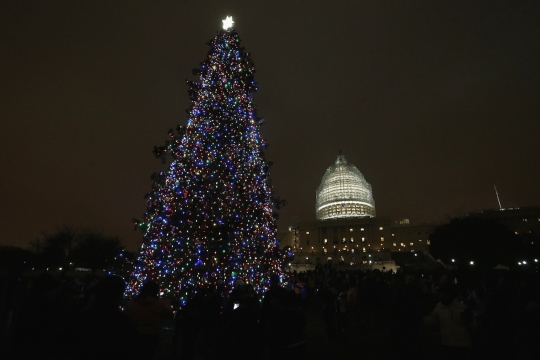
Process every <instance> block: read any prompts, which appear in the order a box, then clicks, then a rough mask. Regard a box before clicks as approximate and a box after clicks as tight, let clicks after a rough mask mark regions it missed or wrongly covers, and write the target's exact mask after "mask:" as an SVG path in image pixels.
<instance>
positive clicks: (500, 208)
mask: <svg viewBox="0 0 540 360" xmlns="http://www.w3.org/2000/svg"><path fill="white" fill-rule="evenodd" d="M493 187H494V188H495V195H497V201H498V202H499V210H502V206H501V199H499V193H498V192H497V187H496V186H495V185H493Z"/></svg>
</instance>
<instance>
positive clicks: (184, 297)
mask: <svg viewBox="0 0 540 360" xmlns="http://www.w3.org/2000/svg"><path fill="white" fill-rule="evenodd" d="M223 23H224V26H223V30H221V31H219V33H218V34H217V36H216V37H215V38H214V39H212V40H211V41H210V44H209V45H210V51H209V52H208V55H207V57H206V60H205V61H204V62H203V63H201V64H200V68H199V69H196V70H194V71H193V73H194V74H196V75H198V80H197V81H189V82H188V85H189V96H190V99H191V107H190V109H189V110H188V114H189V115H188V122H187V126H179V127H177V128H176V131H173V130H170V131H169V135H170V137H171V140H169V141H168V142H167V143H166V144H165V146H162V147H156V148H155V149H154V153H155V154H156V156H158V157H165V158H171V159H172V160H171V161H170V164H169V166H168V170H167V171H164V172H161V173H159V174H154V175H153V176H152V180H153V185H152V190H151V191H150V192H149V193H148V194H147V195H146V199H147V211H146V214H145V217H144V220H143V221H140V222H137V226H138V227H140V228H141V229H142V230H143V231H144V240H143V244H142V247H141V250H140V254H139V258H138V260H137V261H136V262H135V265H134V270H133V273H132V274H131V278H130V282H129V288H128V293H130V294H131V295H133V294H136V293H137V292H138V290H139V288H140V286H141V284H142V283H143V282H144V281H146V280H155V281H157V282H158V283H159V284H160V286H161V290H162V292H163V293H164V294H165V295H168V296H173V297H175V298H176V299H178V300H179V301H180V305H181V306H182V305H183V304H185V303H186V302H187V301H189V299H190V297H191V296H193V294H194V293H196V292H197V291H198V290H199V289H201V288H204V289H206V290H207V291H216V292H218V293H219V294H220V295H221V296H227V294H228V293H229V292H230V291H231V290H232V288H233V287H234V285H235V284H236V283H237V281H238V280H242V281H243V282H245V283H250V284H253V286H254V287H255V289H256V290H259V291H263V292H264V290H265V289H266V287H267V286H268V280H269V277H270V276H271V275H272V274H275V273H278V274H279V273H281V266H282V265H281V257H280V254H279V251H278V246H277V245H278V244H277V241H276V214H275V212H274V209H275V208H277V207H279V205H280V204H279V203H280V202H281V201H279V200H277V199H276V198H275V197H274V196H273V192H272V187H271V185H270V179H269V171H268V168H269V164H268V163H267V162H266V161H265V158H264V149H265V147H266V143H265V141H264V140H263V138H262V137H261V135H260V132H259V127H260V124H262V119H261V118H259V117H258V116H257V113H256V110H255V107H254V105H253V101H252V97H253V94H254V93H255V91H257V86H256V83H255V81H254V80H253V74H254V72H255V68H254V65H253V61H252V60H251V58H250V55H249V53H246V52H244V49H243V48H242V47H241V46H240V38H239V37H238V35H237V32H236V30H234V29H233V28H232V27H231V25H232V19H231V18H227V20H224V22H223Z"/></svg>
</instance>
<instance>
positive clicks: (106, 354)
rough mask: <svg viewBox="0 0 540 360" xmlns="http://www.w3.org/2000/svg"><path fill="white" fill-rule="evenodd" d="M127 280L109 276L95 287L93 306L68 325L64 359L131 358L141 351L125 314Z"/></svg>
mask: <svg viewBox="0 0 540 360" xmlns="http://www.w3.org/2000/svg"><path fill="white" fill-rule="evenodd" d="M124 290H125V282H124V280H123V279H122V278H120V277H118V276H107V277H105V278H104V279H102V280H101V281H99V282H98V283H97V285H96V288H95V298H94V299H93V301H92V302H91V305H90V306H89V307H87V308H86V309H83V310H82V311H80V312H79V313H78V314H76V315H75V316H74V317H73V318H72V319H71V321H70V322H69V323H68V325H67V327H66V335H65V346H66V351H65V354H64V355H65V359H83V360H86V359H88V360H90V359H111V360H112V359H132V358H133V357H134V356H135V354H136V351H137V350H138V349H137V347H138V344H137V338H136V336H137V333H136V332H135V323H134V322H133V320H132V319H131V318H130V317H129V316H128V315H126V314H125V313H123V312H122V311H121V309H120V305H121V303H122V300H123V294H124Z"/></svg>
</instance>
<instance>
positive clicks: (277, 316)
mask: <svg viewBox="0 0 540 360" xmlns="http://www.w3.org/2000/svg"><path fill="white" fill-rule="evenodd" d="M278 297H279V299H277V302H276V303H275V304H274V306H275V313H274V316H273V318H272V320H271V321H270V323H269V331H270V333H271V334H279V339H277V338H275V335H274V341H273V342H271V343H270V346H269V354H270V358H271V359H282V360H288V359H291V360H293V359H301V358H302V357H303V355H304V352H305V348H306V335H305V333H304V327H305V326H306V324H307V323H306V319H305V317H304V314H303V313H302V312H301V311H300V309H299V306H298V304H297V301H296V300H297V298H296V295H294V293H293V292H280V293H279V295H278Z"/></svg>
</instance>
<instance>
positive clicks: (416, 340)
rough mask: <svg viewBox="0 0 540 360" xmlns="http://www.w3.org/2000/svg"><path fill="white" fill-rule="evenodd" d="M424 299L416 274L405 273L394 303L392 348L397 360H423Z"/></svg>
mask: <svg viewBox="0 0 540 360" xmlns="http://www.w3.org/2000/svg"><path fill="white" fill-rule="evenodd" d="M422 305H423V299H422V293H421V291H420V289H419V287H418V286H417V285H416V283H415V282H414V274H413V273H412V272H405V274H404V276H403V283H401V284H400V285H398V288H397V290H396V293H395V296H394V299H393V303H392V316H391V320H392V328H391V330H392V339H393V340H392V347H393V352H394V358H396V359H400V358H402V359H421V358H422V357H423V354H422V346H421V338H420V327H421V325H422V316H423V315H424V313H423V306H422Z"/></svg>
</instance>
